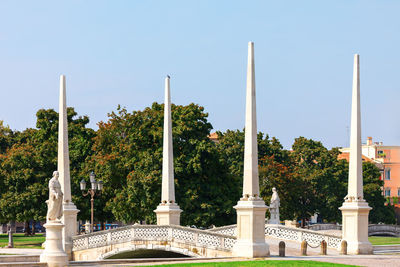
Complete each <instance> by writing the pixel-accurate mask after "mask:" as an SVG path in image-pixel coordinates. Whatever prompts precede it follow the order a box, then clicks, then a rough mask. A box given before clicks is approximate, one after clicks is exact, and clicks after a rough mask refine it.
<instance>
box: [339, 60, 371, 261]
mask: <svg viewBox="0 0 400 267" xmlns="http://www.w3.org/2000/svg"><path fill="white" fill-rule="evenodd" d="M339 209H340V210H341V211H342V239H343V240H346V241H347V253H348V254H372V245H371V243H370V242H369V241H368V214H369V211H370V210H371V207H369V206H368V203H367V202H366V201H365V200H364V192H363V175H362V154H361V109H360V66H359V55H357V54H356V55H354V71H353V95H352V107H351V135H350V160H349V183H348V193H347V196H346V197H345V201H344V202H343V205H342V207H340V208H339Z"/></svg>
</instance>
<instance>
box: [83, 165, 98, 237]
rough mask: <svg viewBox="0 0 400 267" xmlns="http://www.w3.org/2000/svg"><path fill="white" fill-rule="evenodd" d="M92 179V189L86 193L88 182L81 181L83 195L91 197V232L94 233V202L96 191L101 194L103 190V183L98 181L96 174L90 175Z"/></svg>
mask: <svg viewBox="0 0 400 267" xmlns="http://www.w3.org/2000/svg"><path fill="white" fill-rule="evenodd" d="M89 178H90V184H91V188H89V189H88V191H87V192H86V193H85V190H86V181H85V179H82V181H81V183H80V184H81V190H82V195H83V196H84V197H85V196H87V195H90V232H91V233H93V202H94V196H95V195H96V190H97V192H99V194H100V193H101V191H102V190H103V182H102V181H96V179H95V178H96V176H95V174H94V172H93V171H92V172H91V173H90V174H89Z"/></svg>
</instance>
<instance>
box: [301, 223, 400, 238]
mask: <svg viewBox="0 0 400 267" xmlns="http://www.w3.org/2000/svg"><path fill="white" fill-rule="evenodd" d="M308 229H310V230H314V231H321V230H342V226H341V225H337V224H328V223H326V224H325V223H323V224H314V225H311V226H309V228H308ZM374 235H375V236H376V235H377V236H396V237H400V225H391V224H370V225H368V236H374Z"/></svg>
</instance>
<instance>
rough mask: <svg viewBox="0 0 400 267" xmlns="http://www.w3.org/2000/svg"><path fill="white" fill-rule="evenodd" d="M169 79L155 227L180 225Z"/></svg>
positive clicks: (166, 81) (166, 80) (166, 86)
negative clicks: (159, 192)
mask: <svg viewBox="0 0 400 267" xmlns="http://www.w3.org/2000/svg"><path fill="white" fill-rule="evenodd" d="M169 80H170V77H169V76H167V77H166V78H165V101H164V136H163V164H162V189H161V203H160V205H158V206H157V209H156V210H155V211H154V212H155V213H156V214H157V225H170V224H175V225H179V224H180V216H181V212H182V210H181V209H180V208H179V206H178V204H177V203H176V202H175V184H174V155H173V147H172V120H171V92H170V83H169Z"/></svg>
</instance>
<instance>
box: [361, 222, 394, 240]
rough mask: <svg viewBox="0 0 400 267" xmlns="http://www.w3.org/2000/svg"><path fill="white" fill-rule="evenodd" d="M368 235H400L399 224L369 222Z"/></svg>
mask: <svg viewBox="0 0 400 267" xmlns="http://www.w3.org/2000/svg"><path fill="white" fill-rule="evenodd" d="M368 235H369V236H372V235H378V236H379V235H382V236H397V237H400V225H390V224H370V225H369V226H368Z"/></svg>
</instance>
